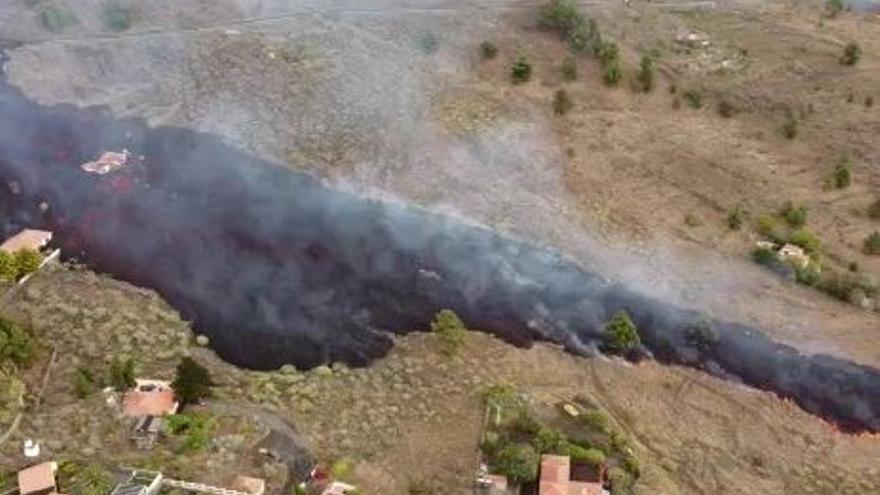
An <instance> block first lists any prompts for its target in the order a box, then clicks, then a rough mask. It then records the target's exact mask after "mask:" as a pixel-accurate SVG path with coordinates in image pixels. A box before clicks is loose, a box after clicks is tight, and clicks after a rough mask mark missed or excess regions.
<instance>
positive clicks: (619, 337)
mask: <svg viewBox="0 0 880 495" xmlns="http://www.w3.org/2000/svg"><path fill="white" fill-rule="evenodd" d="M605 333H606V343H607V345H608V348H609V349H611V350H612V351H615V352H626V351H629V350H631V349H634V348H635V347H637V346H638V345H640V344H641V339H640V338H639V331H638V328H636V325H635V323H633V321H632V320H631V319H630V317H629V315H628V314H627V313H626V311H618V312H617V313H615V314H614V316H613V317H612V318H611V320H610V321H609V322H608V324H607V325H606V326H605Z"/></svg>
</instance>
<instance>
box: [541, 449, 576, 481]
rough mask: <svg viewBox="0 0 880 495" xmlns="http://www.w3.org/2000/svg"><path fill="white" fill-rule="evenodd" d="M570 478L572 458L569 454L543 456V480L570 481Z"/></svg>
mask: <svg viewBox="0 0 880 495" xmlns="http://www.w3.org/2000/svg"><path fill="white" fill-rule="evenodd" d="M570 478H571V459H569V457H568V456H563V455H542V456H541V481H551V482H568V480H569V479H570Z"/></svg>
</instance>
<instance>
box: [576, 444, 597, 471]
mask: <svg viewBox="0 0 880 495" xmlns="http://www.w3.org/2000/svg"><path fill="white" fill-rule="evenodd" d="M569 455H570V456H571V458H572V459H574V460H576V461H580V462H586V463H589V464H592V465H594V466H598V465H600V464H604V463H605V452H602V451H601V450H599V449H592V448H591V449H585V448H583V447H581V446H579V445H572V446H571V447H570V449H569Z"/></svg>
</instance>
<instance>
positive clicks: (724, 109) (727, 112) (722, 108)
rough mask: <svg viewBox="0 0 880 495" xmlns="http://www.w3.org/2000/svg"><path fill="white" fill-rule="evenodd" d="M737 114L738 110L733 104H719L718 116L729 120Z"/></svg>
mask: <svg viewBox="0 0 880 495" xmlns="http://www.w3.org/2000/svg"><path fill="white" fill-rule="evenodd" d="M734 113H736V109H735V108H734V107H733V104H732V103H730V102H729V101H727V100H721V101H720V102H719V103H718V114H719V115H721V116H722V117H724V118H725V119H729V118H730V117H733V114H734Z"/></svg>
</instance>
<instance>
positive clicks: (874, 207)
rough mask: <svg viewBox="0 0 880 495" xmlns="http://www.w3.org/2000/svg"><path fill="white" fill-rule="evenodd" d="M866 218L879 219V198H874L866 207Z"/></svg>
mask: <svg viewBox="0 0 880 495" xmlns="http://www.w3.org/2000/svg"><path fill="white" fill-rule="evenodd" d="M868 218H871V219H873V220H880V199H875V200H874V202H873V203H871V206H869V207H868Z"/></svg>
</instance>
